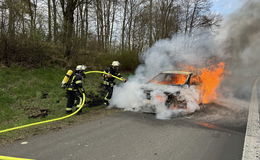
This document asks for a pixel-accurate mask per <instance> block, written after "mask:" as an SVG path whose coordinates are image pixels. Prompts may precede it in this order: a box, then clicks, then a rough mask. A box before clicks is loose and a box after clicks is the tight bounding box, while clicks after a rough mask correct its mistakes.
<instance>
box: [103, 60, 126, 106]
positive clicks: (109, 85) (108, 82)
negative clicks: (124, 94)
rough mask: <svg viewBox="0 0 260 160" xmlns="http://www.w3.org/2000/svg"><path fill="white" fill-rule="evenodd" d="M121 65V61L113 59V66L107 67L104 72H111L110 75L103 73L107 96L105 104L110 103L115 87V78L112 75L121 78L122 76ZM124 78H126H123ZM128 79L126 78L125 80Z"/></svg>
mask: <svg viewBox="0 0 260 160" xmlns="http://www.w3.org/2000/svg"><path fill="white" fill-rule="evenodd" d="M119 66H120V63H119V62H118V61H113V62H112V64H111V66H110V67H109V68H107V69H106V70H105V71H104V72H106V73H109V74H110V75H107V74H103V79H104V81H103V86H104V92H105V97H104V104H105V105H107V106H108V105H109V100H110V99H111V97H112V94H113V88H114V85H115V82H114V80H115V78H114V77H112V76H111V75H114V76H117V77H119V78H122V76H121V74H120V73H119ZM123 79H124V78H123ZM126 81H127V80H126V79H124V82H126Z"/></svg>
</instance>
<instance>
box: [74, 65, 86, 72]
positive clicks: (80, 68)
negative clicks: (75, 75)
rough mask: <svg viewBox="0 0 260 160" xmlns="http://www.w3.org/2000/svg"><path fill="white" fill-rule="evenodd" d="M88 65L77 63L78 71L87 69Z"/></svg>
mask: <svg viewBox="0 0 260 160" xmlns="http://www.w3.org/2000/svg"><path fill="white" fill-rule="evenodd" d="M86 69H87V67H86V66H85V65H77V67H76V71H85V70H86Z"/></svg>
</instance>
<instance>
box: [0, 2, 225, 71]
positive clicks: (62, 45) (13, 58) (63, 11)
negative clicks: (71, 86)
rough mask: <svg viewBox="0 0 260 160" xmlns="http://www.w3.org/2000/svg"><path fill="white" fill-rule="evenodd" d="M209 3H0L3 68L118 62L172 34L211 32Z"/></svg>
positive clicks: (134, 59)
mask: <svg viewBox="0 0 260 160" xmlns="http://www.w3.org/2000/svg"><path fill="white" fill-rule="evenodd" d="M211 7H212V2H211V0H0V64H1V66H7V67H9V66H13V65H16V66H25V67H46V66H62V67H68V66H75V65H76V64H79V63H81V64H86V65H88V66H90V67H92V68H96V67H101V66H104V65H108V64H109V63H110V62H111V61H113V60H115V59H116V60H119V61H121V62H122V64H123V66H124V68H123V69H125V70H133V69H134V68H135V67H136V66H137V65H138V64H139V63H140V62H139V61H138V55H139V54H140V53H141V52H142V51H144V50H145V49H147V48H149V46H151V45H152V44H153V43H154V42H156V41H158V40H160V39H165V38H170V37H172V36H173V35H174V34H179V33H182V34H185V35H187V36H191V35H192V34H193V32H195V31H196V30H198V29H201V28H206V29H209V30H213V29H214V27H217V26H218V24H219V22H220V21H221V19H222V18H221V16H220V15H218V14H216V13H214V12H212V11H211Z"/></svg>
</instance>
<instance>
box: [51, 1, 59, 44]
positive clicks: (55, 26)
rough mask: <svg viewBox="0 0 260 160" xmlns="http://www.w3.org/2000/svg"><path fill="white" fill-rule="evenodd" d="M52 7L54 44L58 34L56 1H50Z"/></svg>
mask: <svg viewBox="0 0 260 160" xmlns="http://www.w3.org/2000/svg"><path fill="white" fill-rule="evenodd" d="M52 6H53V39H54V43H56V42H57V33H58V24H57V5H56V0H52Z"/></svg>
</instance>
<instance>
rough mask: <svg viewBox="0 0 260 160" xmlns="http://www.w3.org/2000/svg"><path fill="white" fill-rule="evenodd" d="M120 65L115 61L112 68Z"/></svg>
mask: <svg viewBox="0 0 260 160" xmlns="http://www.w3.org/2000/svg"><path fill="white" fill-rule="evenodd" d="M119 65H120V63H119V62H118V61H113V62H112V66H113V67H119Z"/></svg>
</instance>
